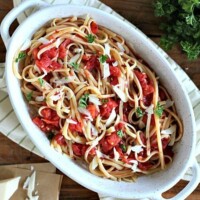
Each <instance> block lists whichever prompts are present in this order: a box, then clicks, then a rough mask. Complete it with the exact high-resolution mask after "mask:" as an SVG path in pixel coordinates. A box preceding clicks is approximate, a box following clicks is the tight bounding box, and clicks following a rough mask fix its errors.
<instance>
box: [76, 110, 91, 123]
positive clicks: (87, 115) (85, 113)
mask: <svg viewBox="0 0 200 200" xmlns="http://www.w3.org/2000/svg"><path fill="white" fill-rule="evenodd" d="M78 111H79V112H80V113H81V114H83V115H86V119H89V120H90V121H93V119H92V116H91V114H90V112H89V111H88V110H87V109H86V108H82V107H78Z"/></svg>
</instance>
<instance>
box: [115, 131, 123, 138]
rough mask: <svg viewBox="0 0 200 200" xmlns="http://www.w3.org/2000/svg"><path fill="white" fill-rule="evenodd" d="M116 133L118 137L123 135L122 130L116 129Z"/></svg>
mask: <svg viewBox="0 0 200 200" xmlns="http://www.w3.org/2000/svg"><path fill="white" fill-rule="evenodd" d="M117 135H118V136H119V137H120V138H122V137H123V135H124V133H123V131H122V130H119V131H117Z"/></svg>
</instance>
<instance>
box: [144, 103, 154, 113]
mask: <svg viewBox="0 0 200 200" xmlns="http://www.w3.org/2000/svg"><path fill="white" fill-rule="evenodd" d="M153 108H154V105H153V104H151V105H150V106H149V107H148V108H147V109H146V110H145V112H146V113H147V114H149V115H152V114H153V113H154V112H153Z"/></svg>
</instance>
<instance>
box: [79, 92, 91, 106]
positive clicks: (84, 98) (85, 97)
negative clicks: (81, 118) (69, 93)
mask: <svg viewBox="0 0 200 200" xmlns="http://www.w3.org/2000/svg"><path fill="white" fill-rule="evenodd" d="M88 99H89V94H84V95H82V96H81V98H80V99H79V102H78V105H79V107H81V108H86V107H87V101H88Z"/></svg>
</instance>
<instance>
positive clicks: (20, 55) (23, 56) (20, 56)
mask: <svg viewBox="0 0 200 200" xmlns="http://www.w3.org/2000/svg"><path fill="white" fill-rule="evenodd" d="M25 57H26V53H25V52H19V54H18V57H17V58H16V59H15V62H19V61H20V60H22V59H23V58H25Z"/></svg>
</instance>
